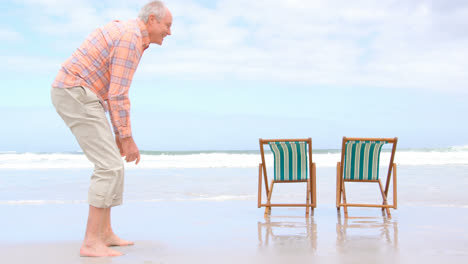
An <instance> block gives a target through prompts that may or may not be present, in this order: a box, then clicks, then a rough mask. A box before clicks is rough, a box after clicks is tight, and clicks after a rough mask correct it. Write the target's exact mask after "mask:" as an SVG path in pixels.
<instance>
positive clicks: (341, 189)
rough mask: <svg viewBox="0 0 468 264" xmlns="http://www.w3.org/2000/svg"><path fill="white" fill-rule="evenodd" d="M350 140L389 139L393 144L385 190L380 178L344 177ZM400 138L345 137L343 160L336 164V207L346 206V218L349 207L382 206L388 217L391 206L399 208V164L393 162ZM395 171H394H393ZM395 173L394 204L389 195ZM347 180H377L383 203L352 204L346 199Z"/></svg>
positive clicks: (342, 148)
mask: <svg viewBox="0 0 468 264" xmlns="http://www.w3.org/2000/svg"><path fill="white" fill-rule="evenodd" d="M348 141H387V142H388V143H391V144H393V147H392V154H391V156H390V164H389V166H388V173H387V182H386V184H385V190H384V189H383V186H382V182H381V181H380V179H378V180H345V179H344V178H343V167H344V158H345V157H344V156H345V148H346V142H348ZM397 142H398V138H397V137H395V138H347V137H343V144H342V146H341V162H338V163H337V165H336V208H337V209H338V210H340V207H341V206H343V208H344V215H345V218H348V207H377V208H382V211H384V210H385V211H386V212H387V216H388V218H392V215H391V214H390V208H393V209H397V166H396V164H395V163H394V162H393V160H394V158H395V151H396V146H397ZM392 172H393V173H392ZM392 174H393V184H392V185H393V186H392V187H393V188H392V189H393V204H391V205H390V204H388V202H387V196H388V191H389V187H390V179H391V178H392ZM345 182H376V183H378V184H379V187H380V193H381V194H382V200H383V201H382V204H352V203H348V202H347V201H346V191H345Z"/></svg>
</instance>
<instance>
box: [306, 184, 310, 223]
mask: <svg viewBox="0 0 468 264" xmlns="http://www.w3.org/2000/svg"><path fill="white" fill-rule="evenodd" d="M309 193H310V177H309V179H307V191H306V217H307V216H309V205H310V195H309Z"/></svg>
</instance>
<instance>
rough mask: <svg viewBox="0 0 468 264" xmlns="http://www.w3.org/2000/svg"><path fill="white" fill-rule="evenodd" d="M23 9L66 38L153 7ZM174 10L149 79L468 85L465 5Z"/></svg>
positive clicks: (41, 2)
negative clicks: (168, 34) (32, 11)
mask: <svg viewBox="0 0 468 264" xmlns="http://www.w3.org/2000/svg"><path fill="white" fill-rule="evenodd" d="M19 1H20V2H22V3H24V4H25V5H27V6H31V7H40V8H39V9H38V12H37V13H38V16H40V19H38V20H36V21H38V23H37V24H36V25H35V29H36V30H38V31H40V32H42V33H44V34H46V35H50V36H55V37H57V38H77V36H79V37H80V38H82V37H84V36H85V35H86V34H89V33H90V32H91V30H93V29H94V28H96V27H98V26H100V25H103V24H105V23H107V22H108V21H109V20H112V19H116V18H119V19H121V20H125V19H129V18H133V17H135V16H136V14H137V13H138V10H139V8H140V7H141V5H142V4H143V3H145V2H146V1H91V0H83V1H58V0H19ZM166 3H167V5H168V7H169V8H170V9H171V11H172V13H173V16H174V23H173V28H172V32H173V35H172V36H169V37H167V38H166V40H165V43H164V44H163V47H162V48H159V47H153V48H152V49H149V50H147V51H146V52H145V55H144V57H143V59H142V61H141V65H140V69H139V70H138V71H139V72H140V73H141V74H143V75H146V76H155V75H160V76H168V77H174V78H177V79H180V78H186V79H202V80H203V79H233V78H234V79H240V80H259V81H263V80H265V81H273V82H275V81H281V82H286V83H300V84H305V85H310V86H314V85H335V86H340V87H349V86H370V87H388V88H423V89H436V90H452V91H464V90H466V85H467V83H468V82H467V77H465V76H466V74H464V72H465V71H466V69H467V68H468V60H466V58H468V45H467V44H468V37H467V35H466V32H467V30H468V20H466V17H467V16H468V3H467V2H466V1H449V2H448V1H442V0H440V1H428V0H415V1H395V0H382V1H378V2H376V1H369V0H356V1H337V0H335V1H333V0H317V1H299V0H289V1H285V0H282V1H279V0H278V1H276V0H270V1H266V0H258V1H249V0H220V1H217V2H214V3H211V4H212V5H211V6H206V5H203V4H201V3H198V2H197V1H195V0H193V1H190V0H173V1H166ZM58 22H60V23H58ZM80 41H81V40H80Z"/></svg>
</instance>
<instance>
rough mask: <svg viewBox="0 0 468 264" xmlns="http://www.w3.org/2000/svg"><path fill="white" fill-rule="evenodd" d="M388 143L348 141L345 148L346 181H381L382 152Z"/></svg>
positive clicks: (344, 175) (344, 174)
mask: <svg viewBox="0 0 468 264" xmlns="http://www.w3.org/2000/svg"><path fill="white" fill-rule="evenodd" d="M387 143H388V142H387V141H348V142H346V147H345V156H344V173H343V177H344V179H345V180H355V181H359V180H372V181H376V180H378V179H379V164H380V163H379V162H380V151H381V150H382V146H383V145H384V144H387Z"/></svg>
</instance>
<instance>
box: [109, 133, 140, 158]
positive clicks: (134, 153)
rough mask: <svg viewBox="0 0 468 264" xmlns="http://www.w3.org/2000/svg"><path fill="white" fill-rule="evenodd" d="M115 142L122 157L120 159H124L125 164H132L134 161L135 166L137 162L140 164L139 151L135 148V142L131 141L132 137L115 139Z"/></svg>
mask: <svg viewBox="0 0 468 264" xmlns="http://www.w3.org/2000/svg"><path fill="white" fill-rule="evenodd" d="M115 142H116V143H117V146H118V147H119V149H120V155H122V157H125V161H126V162H132V161H135V160H136V162H135V164H138V162H140V151H139V150H138V147H137V146H136V144H135V141H133V138H132V137H126V138H118V137H116V138H115Z"/></svg>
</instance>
